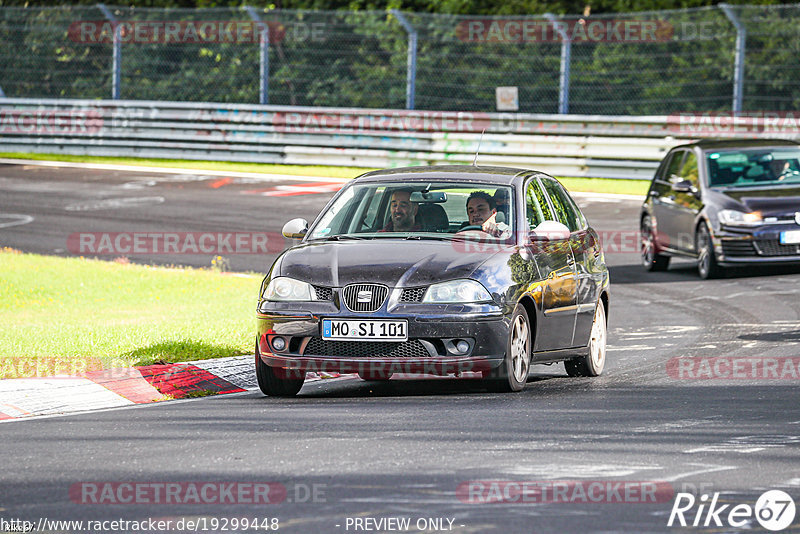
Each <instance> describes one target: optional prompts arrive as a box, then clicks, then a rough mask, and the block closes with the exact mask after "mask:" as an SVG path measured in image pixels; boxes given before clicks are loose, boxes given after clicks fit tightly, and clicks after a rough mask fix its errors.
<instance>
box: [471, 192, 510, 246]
mask: <svg viewBox="0 0 800 534" xmlns="http://www.w3.org/2000/svg"><path fill="white" fill-rule="evenodd" d="M467 217H469V221H467V222H466V223H464V225H463V226H462V229H463V228H469V227H470V226H480V227H481V229H482V230H483V231H484V232H486V233H487V234H490V235H492V236H494V237H499V238H501V239H506V238H508V237H509V234H510V233H511V227H509V226H508V225H507V224H506V223H504V222H497V202H496V201H495V199H494V197H493V196H492V195H490V194H489V193H487V192H485V191H473V192H472V193H471V194H470V195H469V198H467Z"/></svg>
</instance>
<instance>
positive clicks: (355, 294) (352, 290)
mask: <svg viewBox="0 0 800 534" xmlns="http://www.w3.org/2000/svg"><path fill="white" fill-rule="evenodd" d="M388 294H389V288H388V287H386V286H382V285H378V284H350V285H349V286H345V287H344V289H342V296H343V297H344V298H343V300H344V304H345V306H347V309H349V310H350V311H354V312H374V311H377V310H378V309H379V308H380V307H381V306H382V305H383V301H384V300H386V295H388Z"/></svg>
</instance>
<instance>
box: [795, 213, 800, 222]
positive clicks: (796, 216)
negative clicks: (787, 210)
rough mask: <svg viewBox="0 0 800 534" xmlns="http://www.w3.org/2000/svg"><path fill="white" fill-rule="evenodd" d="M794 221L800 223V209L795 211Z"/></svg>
mask: <svg viewBox="0 0 800 534" xmlns="http://www.w3.org/2000/svg"><path fill="white" fill-rule="evenodd" d="M794 222H796V223H797V224H800V211H796V212H795V213H794Z"/></svg>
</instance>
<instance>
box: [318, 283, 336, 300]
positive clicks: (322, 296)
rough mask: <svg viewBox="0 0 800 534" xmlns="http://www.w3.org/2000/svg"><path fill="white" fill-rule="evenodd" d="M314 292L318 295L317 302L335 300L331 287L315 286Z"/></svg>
mask: <svg viewBox="0 0 800 534" xmlns="http://www.w3.org/2000/svg"><path fill="white" fill-rule="evenodd" d="M314 292H316V294H317V300H333V289H331V288H329V287H322V286H314Z"/></svg>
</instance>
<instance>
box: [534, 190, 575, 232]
mask: <svg viewBox="0 0 800 534" xmlns="http://www.w3.org/2000/svg"><path fill="white" fill-rule="evenodd" d="M542 182H543V183H544V188H545V190H546V191H547V194H548V195H549V196H550V200H551V201H552V202H553V207H554V208H555V210H556V215H557V216H558V222H560V223H561V224H563V225H564V226H566V227H567V228H569V231H570V232H577V231H578V230H581V229H582V228H583V221H582V217H581V216H580V215H579V214H580V211H579V210H577V206H576V208H575V209H573V205H574V204H573V203H572V202H571V199H570V198H569V195H567V192H566V191H564V188H563V187H561V184H559V183H558V182H556V181H555V180H553V179H550V178H543V179H542Z"/></svg>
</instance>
